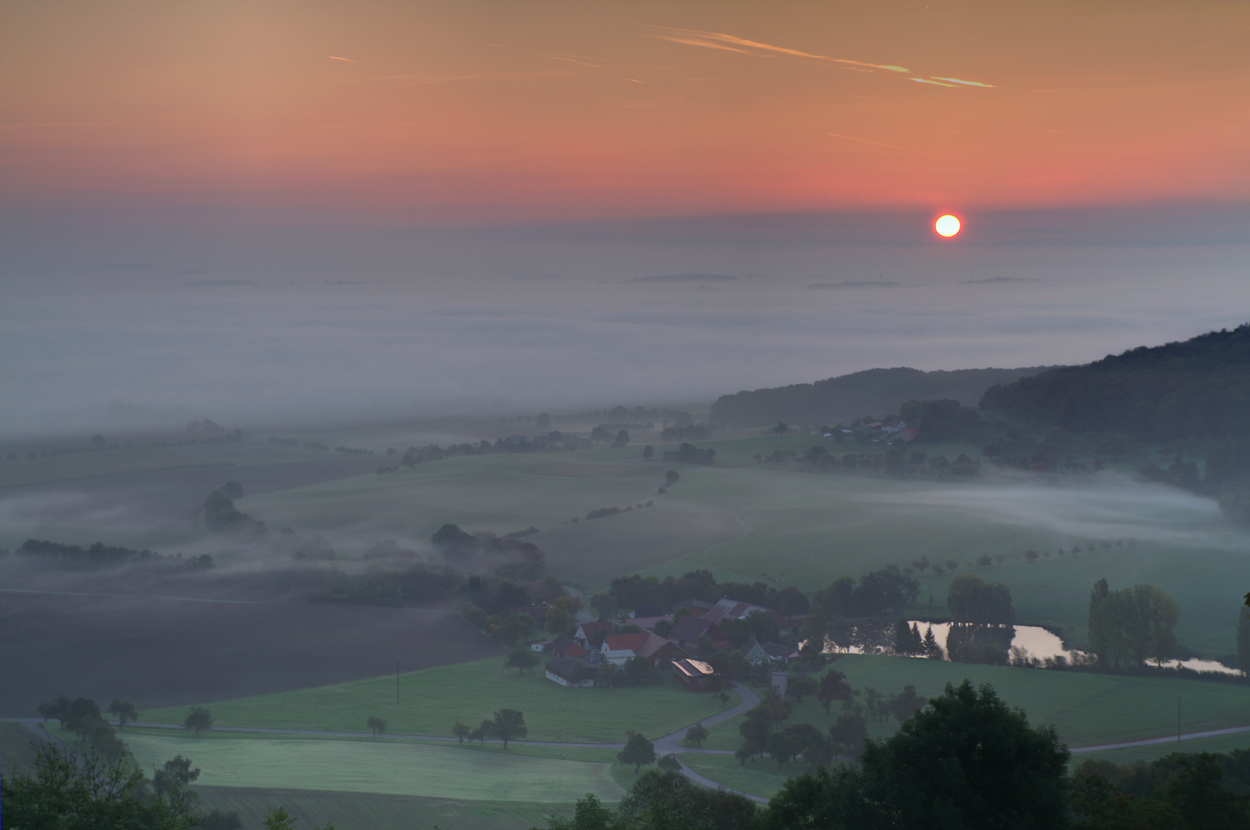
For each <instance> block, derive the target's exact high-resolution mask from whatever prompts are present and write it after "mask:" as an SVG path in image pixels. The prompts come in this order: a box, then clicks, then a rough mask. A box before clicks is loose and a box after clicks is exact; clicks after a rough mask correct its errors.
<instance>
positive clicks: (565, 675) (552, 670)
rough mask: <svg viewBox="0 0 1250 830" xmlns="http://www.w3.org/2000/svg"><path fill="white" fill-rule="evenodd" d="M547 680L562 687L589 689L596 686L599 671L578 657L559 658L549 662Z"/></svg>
mask: <svg viewBox="0 0 1250 830" xmlns="http://www.w3.org/2000/svg"><path fill="white" fill-rule="evenodd" d="M546 669H547V679H548V680H550V681H551V682H553V683H559V684H560V685H561V686H569V687H572V688H587V687H591V686H594V685H595V681H596V680H598V678H599V669H598V668H597V667H596V666H592V665H590V664H589V663H587V662H586V661H585V660H582V659H580V658H578V657H557V658H556V659H554V660H549V661H548V662H547V666H546Z"/></svg>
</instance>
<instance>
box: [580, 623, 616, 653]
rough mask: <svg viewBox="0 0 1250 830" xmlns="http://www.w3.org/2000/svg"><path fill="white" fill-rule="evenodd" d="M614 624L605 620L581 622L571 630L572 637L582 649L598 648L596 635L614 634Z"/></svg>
mask: <svg viewBox="0 0 1250 830" xmlns="http://www.w3.org/2000/svg"><path fill="white" fill-rule="evenodd" d="M615 633H616V626H615V625H614V624H613V623H611V622H608V621H607V620H599V621H598V622H588V623H582V624H581V625H579V626H578V627H577V630H576V631H574V632H573V639H574V640H576V641H577V642H578V644H579V645H580V646H581V647H582V648H584V649H591V648H598V646H597V645H596V643H595V637H596V635H599V634H603V635H605V636H606V635H608V634H615Z"/></svg>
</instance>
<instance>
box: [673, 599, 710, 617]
mask: <svg viewBox="0 0 1250 830" xmlns="http://www.w3.org/2000/svg"><path fill="white" fill-rule="evenodd" d="M683 608H685V609H686V613H688V614H693V615H694V616H696V617H702V616H704V615H706V614H707V612H708V611H710V610H712V603H710V602H704V601H703V600H700V599H683V600H682V601H681V602H674V603H673V613H674V614H676V613H677V612H678V611H680V610H681V609H683Z"/></svg>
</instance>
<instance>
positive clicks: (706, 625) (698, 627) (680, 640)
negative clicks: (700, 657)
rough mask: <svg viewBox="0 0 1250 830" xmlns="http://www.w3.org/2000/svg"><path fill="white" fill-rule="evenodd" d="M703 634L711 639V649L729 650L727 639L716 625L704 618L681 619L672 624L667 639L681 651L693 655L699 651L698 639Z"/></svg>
mask: <svg viewBox="0 0 1250 830" xmlns="http://www.w3.org/2000/svg"><path fill="white" fill-rule="evenodd" d="M705 634H706V635H707V636H708V637H710V638H711V640H712V648H713V649H716V650H720V649H722V648H729V638H728V637H727V636H725V633H724V632H723V631H721V630H720V627H719V626H717V625H716V623H714V622H712V621H711V620H709V619H707V618H706V617H703V618H700V617H682V618H681V619H680V620H678V621H677V622H675V623H673V628H672V630H670V631H669V632H668V638H669V639H670V640H672V641H673V642H674V643H676V644H677V645H678V646H680V647H681V648H682V650H684V651H687V652H689V653H690V654H694V653H696V652H697V651H698V650H699V638H700V637H702V636H703V635H705Z"/></svg>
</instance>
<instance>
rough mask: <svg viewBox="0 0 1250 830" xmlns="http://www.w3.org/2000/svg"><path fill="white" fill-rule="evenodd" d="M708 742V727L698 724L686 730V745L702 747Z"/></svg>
mask: <svg viewBox="0 0 1250 830" xmlns="http://www.w3.org/2000/svg"><path fill="white" fill-rule="evenodd" d="M706 740H707V727H706V726H704V725H703V724H702V723H696V724H695V725H694V726H692V727H690V728H689V729H687V730H686V743H688V744H694V745H695V746H697V747H701V746H703V742H704V741H706Z"/></svg>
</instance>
